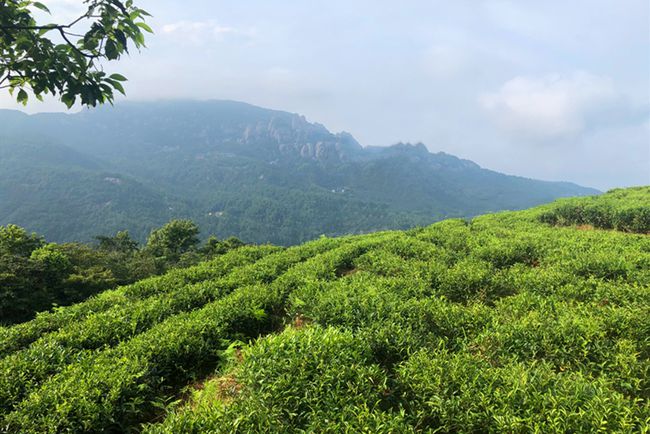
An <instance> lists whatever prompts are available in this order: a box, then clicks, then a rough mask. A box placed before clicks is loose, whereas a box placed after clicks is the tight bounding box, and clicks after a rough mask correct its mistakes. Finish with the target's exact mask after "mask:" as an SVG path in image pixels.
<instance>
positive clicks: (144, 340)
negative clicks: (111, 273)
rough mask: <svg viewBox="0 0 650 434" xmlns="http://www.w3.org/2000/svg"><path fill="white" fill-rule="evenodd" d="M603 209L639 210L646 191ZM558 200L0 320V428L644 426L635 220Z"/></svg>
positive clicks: (213, 265)
mask: <svg viewBox="0 0 650 434" xmlns="http://www.w3.org/2000/svg"><path fill="white" fill-rule="evenodd" d="M599 202H600V203H603V204H604V203H606V204H607V206H608V207H611V209H626V210H630V209H633V210H634V211H632V212H630V211H626V212H627V214H626V215H628V216H631V217H629V218H631V219H632V221H637V222H638V221H642V220H640V217H639V216H643V215H647V212H648V210H649V209H650V187H642V188H637V189H628V190H617V191H613V192H611V193H609V194H606V195H603V196H601V197H598V198H585V199H574V200H572V203H573V204H574V205H577V206H580V205H584V206H589V207H590V206H593V205H594V204H597V203H599ZM565 205H566V204H565V203H563V202H560V203H553V204H548V205H544V206H541V207H538V208H534V209H531V210H528V211H519V212H504V213H499V214H492V215H486V216H482V217H477V218H475V219H473V220H472V221H463V220H446V221H443V222H440V223H436V224H434V225H432V226H429V227H426V228H420V229H414V230H410V231H407V232H380V233H375V234H369V235H363V236H350V237H342V238H327V237H323V238H320V239H318V240H315V241H312V242H309V243H306V244H303V245H300V246H296V247H291V248H286V249H285V248H274V247H268V246H261V247H245V248H242V249H238V250H234V251H231V252H229V253H228V254H226V255H223V256H221V257H218V258H217V259H215V260H213V261H211V262H208V263H204V264H202V265H199V266H196V267H193V268H189V269H186V270H175V271H173V272H172V273H170V274H168V275H166V276H162V277H156V278H152V279H147V280H144V281H141V282H139V283H137V284H134V285H131V286H127V287H123V288H120V289H118V290H114V291H109V292H106V293H103V294H101V295H99V296H97V297H95V298H91V299H89V300H88V301H86V302H84V303H80V304H78V305H74V306H71V307H66V308H61V309H58V310H56V311H54V312H51V313H44V314H41V315H39V316H38V317H37V318H36V319H35V320H33V321H31V322H28V323H25V324H21V325H18V326H15V327H11V328H2V329H0V342H2V347H0V355H1V356H2V359H0V366H1V368H0V411H1V416H0V417H2V423H0V426H4V427H6V429H7V430H8V431H11V432H24V433H30V432H62V431H76V432H79V431H94V432H96V431H102V432H117V431H120V432H124V431H141V430H143V431H145V432H150V433H161V432H197V433H199V432H201V433H204V432H296V431H308V432H313V431H318V432H342V431H348V432H422V431H441V432H456V431H459V430H462V431H489V432H530V431H539V432H568V431H572V432H594V431H598V430H608V431H617V432H640V431H642V430H643V429H645V428H646V427H647V423H648V420H650V419H649V418H650V405H649V403H648V398H649V397H650V383H649V382H648V379H649V378H650V376H649V375H648V374H649V373H650V371H649V370H650V340H648V336H650V238H648V233H649V232H650V225H645V226H643V225H640V226H635V229H634V231H635V232H627V230H630V229H629V228H628V229H626V231H624V230H599V229H595V228H593V227H591V226H585V225H582V224H581V225H579V226H572V225H571V222H568V221H564V220H563V221H562V222H560V223H559V224H560V225H550V224H548V223H545V221H547V220H548V215H550V214H553V213H555V212H558V210H561V209H562V207H564V206H565ZM563 225H568V226H563Z"/></svg>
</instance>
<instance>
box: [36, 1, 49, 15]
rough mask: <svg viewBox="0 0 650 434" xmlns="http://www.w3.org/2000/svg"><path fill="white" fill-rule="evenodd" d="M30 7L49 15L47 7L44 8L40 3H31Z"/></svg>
mask: <svg viewBox="0 0 650 434" xmlns="http://www.w3.org/2000/svg"><path fill="white" fill-rule="evenodd" d="M32 6H34V7H35V8H38V9H40V10H42V11H43V12H47V13H48V14H50V13H51V12H50V10H49V9H48V8H47V6H45V5H44V4H43V3H41V2H34V3H32Z"/></svg>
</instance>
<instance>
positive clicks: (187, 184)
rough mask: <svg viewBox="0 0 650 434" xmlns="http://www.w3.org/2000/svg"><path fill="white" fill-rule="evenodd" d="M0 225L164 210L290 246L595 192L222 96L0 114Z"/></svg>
mask: <svg viewBox="0 0 650 434" xmlns="http://www.w3.org/2000/svg"><path fill="white" fill-rule="evenodd" d="M0 125H1V126H2V128H1V129H0V146H2V148H1V149H2V151H1V152H2V153H3V154H2V156H3V160H4V161H3V162H1V163H0V164H1V165H2V167H3V169H5V170H3V173H2V175H0V199H4V200H3V205H2V206H1V207H0V224H6V223H15V224H18V225H21V226H24V227H27V228H28V229H30V230H35V231H37V232H39V233H43V234H45V235H46V236H47V237H48V239H52V240H53V241H66V240H88V239H90V238H91V237H92V236H93V235H96V234H99V233H110V232H114V231H116V230H118V229H129V230H130V231H131V232H132V233H133V235H134V236H135V237H136V238H138V239H140V240H142V239H144V238H145V237H146V235H147V234H148V232H149V230H150V229H151V228H153V227H155V226H160V225H161V224H163V223H165V222H166V221H167V220H168V219H170V218H174V217H188V218H192V219H193V220H195V221H196V222H197V223H199V224H200V226H201V227H202V228H203V230H204V233H215V234H217V235H218V236H220V237H226V236H230V235H235V236H237V237H239V238H242V239H244V240H246V241H251V242H273V243H277V244H285V245H286V244H295V243H299V242H302V241H305V240H308V239H312V238H314V237H317V236H319V235H321V234H327V235H339V234H345V233H364V232H369V231H374V230H381V229H400V228H402V229H404V228H408V227H412V226H416V225H425V224H428V223H431V222H433V221H436V220H440V219H442V218H445V217H469V216H474V215H478V214H482V213H486V212H492V211H498V210H505V209H522V208H526V207H530V206H533V205H536V204H539V203H543V202H548V201H550V200H553V199H555V198H558V197H564V196H577V195H586V194H594V193H597V191H596V190H593V189H588V188H584V187H580V186H577V185H575V184H570V183H557V182H543V181H536V180H531V179H526V178H522V177H515V176H508V175H504V174H500V173H497V172H493V171H490V170H486V169H483V168H481V167H479V166H478V165H476V164H475V163H473V162H471V161H468V160H462V159H459V158H456V157H454V156H452V155H448V154H445V153H430V152H429V151H428V150H427V148H426V147H425V146H424V145H422V144H417V145H411V144H397V145H395V146H391V147H385V148H384V147H365V148H364V147H362V146H361V145H360V144H359V143H358V142H357V141H356V140H355V139H354V138H353V137H352V136H351V135H350V134H348V133H339V134H333V133H331V132H329V131H328V130H327V129H326V128H325V127H324V126H322V125H320V124H317V123H311V122H308V121H307V120H306V119H305V118H304V117H303V116H300V115H297V114H292V113H287V112H282V111H277V110H268V109H263V108H260V107H255V106H252V105H249V104H244V103H239V102H233V101H206V102H197V101H173V102H159V103H125V104H121V105H118V106H116V107H102V108H99V109H95V110H87V111H82V112H81V113H78V114H73V115H69V114H55V113H48V114H37V115H31V116H28V115H25V114H23V113H20V112H15V111H0Z"/></svg>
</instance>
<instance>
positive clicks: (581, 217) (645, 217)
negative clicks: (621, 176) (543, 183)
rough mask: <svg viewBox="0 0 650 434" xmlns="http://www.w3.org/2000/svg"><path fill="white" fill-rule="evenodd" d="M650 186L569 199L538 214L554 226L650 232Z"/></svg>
mask: <svg viewBox="0 0 650 434" xmlns="http://www.w3.org/2000/svg"><path fill="white" fill-rule="evenodd" d="M649 191H650V187H637V188H629V189H625V190H622V189H618V190H612V191H611V192H609V193H608V194H607V195H606V197H605V198H601V197H595V198H592V199H591V200H575V199H568V200H564V201H562V202H560V203H559V204H558V205H556V206H554V207H552V208H551V209H550V210H549V211H546V212H544V213H543V214H541V215H540V216H539V218H540V221H542V222H544V223H549V224H552V225H560V226H566V225H591V226H593V227H595V228H600V229H616V230H619V231H624V232H637V233H641V234H647V233H650V204H649V203H648V192H649Z"/></svg>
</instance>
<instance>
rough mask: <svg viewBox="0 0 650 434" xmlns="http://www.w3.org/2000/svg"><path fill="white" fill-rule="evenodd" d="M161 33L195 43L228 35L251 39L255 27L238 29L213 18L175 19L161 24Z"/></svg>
mask: <svg viewBox="0 0 650 434" xmlns="http://www.w3.org/2000/svg"><path fill="white" fill-rule="evenodd" d="M162 33H164V34H167V35H174V36H178V37H181V38H184V39H186V40H189V41H190V42H192V43H193V44H195V45H201V44H203V43H206V42H214V41H215V40H216V41H221V40H223V39H224V38H226V37H228V36H235V37H239V38H244V39H251V38H253V37H254V36H255V34H256V32H255V29H238V28H235V27H230V26H223V25H220V24H218V23H217V22H215V21H213V20H208V21H185V20H183V21H177V22H174V23H168V24H165V25H163V26H162Z"/></svg>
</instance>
